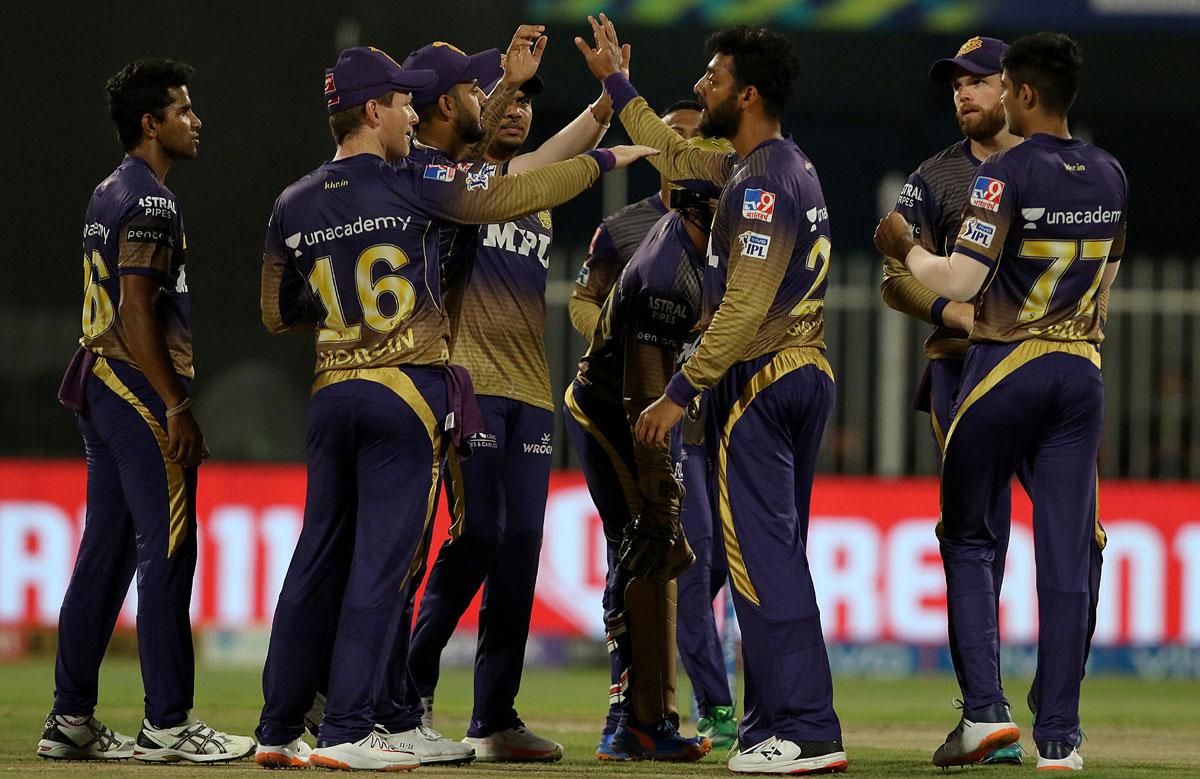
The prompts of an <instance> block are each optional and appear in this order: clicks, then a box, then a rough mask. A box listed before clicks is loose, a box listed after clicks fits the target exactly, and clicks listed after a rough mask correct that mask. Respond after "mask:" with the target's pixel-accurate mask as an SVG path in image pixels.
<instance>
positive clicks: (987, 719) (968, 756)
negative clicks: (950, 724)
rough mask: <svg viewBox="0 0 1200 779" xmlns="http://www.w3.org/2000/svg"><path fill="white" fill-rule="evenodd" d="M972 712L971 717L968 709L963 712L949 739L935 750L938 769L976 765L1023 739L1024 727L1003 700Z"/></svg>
mask: <svg viewBox="0 0 1200 779" xmlns="http://www.w3.org/2000/svg"><path fill="white" fill-rule="evenodd" d="M969 714H970V717H971V718H968V712H966V711H964V712H963V716H962V719H960V720H959V721H958V725H957V726H955V728H954V730H952V731H950V733H949V734H948V735H947V736H946V742H945V743H944V744H942V745H941V746H940V747H938V748H937V750H936V751H935V752H934V753H933V764H934V765H936V766H938V767H939V768H947V767H949V766H954V765H973V764H975V763H978V762H979V761H980V760H983V759H984V758H985V757H987V756H988V755H989V754H991V753H992V752H994V751H995V750H997V749H1000V748H1001V747H1006V746H1009V745H1011V744H1015V743H1017V742H1018V741H1019V740H1020V739H1021V729H1020V728H1019V727H1017V723H1015V722H1013V721H1012V714H1011V713H1010V712H1009V710H1008V706H1006V705H1005V704H1003V703H993V704H992V705H990V706H986V707H984V708H982V709H980V710H978V711H972V712H969Z"/></svg>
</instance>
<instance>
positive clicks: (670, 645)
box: [565, 138, 731, 761]
mask: <svg viewBox="0 0 1200 779" xmlns="http://www.w3.org/2000/svg"><path fill="white" fill-rule="evenodd" d="M691 143H694V144H703V147H702V148H708V149H716V148H718V147H719V145H720V144H721V143H722V142H719V141H716V140H708V139H702V138H696V139H693V141H691ZM724 148H726V149H730V148H731V147H729V145H728V143H727V142H726V143H724ZM672 194H673V201H672V202H673V204H674V205H673V209H674V210H672V211H671V212H670V213H668V214H667V215H666V216H664V217H663V218H662V219H661V220H660V221H659V223H658V224H657V225H656V226H655V227H654V228H653V229H652V230H651V232H650V234H649V235H648V236H647V237H646V239H645V240H644V241H643V242H642V245H641V246H640V247H639V248H638V250H637V251H636V252H635V253H634V256H633V259H632V260H631V261H630V264H629V265H628V266H626V267H625V269H624V270H623V271H622V272H621V275H620V276H619V277H618V281H617V284H616V286H614V288H613V290H612V291H611V292H610V294H609V297H608V299H607V300H606V301H605V305H604V308H603V309H602V313H601V317H600V321H599V323H598V324H597V327H596V330H595V331H594V333H593V335H592V343H591V346H590V348H589V349H588V352H587V354H585V355H584V357H583V359H582V360H581V361H580V370H579V374H578V376H577V377H576V379H575V381H574V383H572V385H571V386H570V387H569V388H568V390H567V394H566V408H565V412H566V415H565V420H566V425H567V432H568V434H569V436H570V438H571V444H572V446H573V447H574V448H575V451H576V453H577V454H578V455H579V459H580V463H581V465H582V467H583V469H584V474H585V476H586V477H587V481H588V489H589V492H590V493H591V495H592V500H593V502H594V503H595V504H596V507H597V510H598V511H599V513H600V518H601V520H602V521H603V523H604V534H605V538H606V540H607V541H608V554H609V559H610V560H613V561H615V563H616V564H615V565H610V568H609V573H608V579H607V581H606V584H605V591H604V609H605V623H606V624H605V627H606V630H607V633H608V636H609V648H610V652H612V654H613V658H614V662H615V665H616V667H617V674H616V680H617V681H616V685H617V692H618V695H617V696H615V701H613V699H612V698H610V701H612V702H615V703H616V704H617V708H618V710H619V712H620V715H619V718H618V722H617V723H616V727H615V729H614V732H613V734H612V737H611V743H610V744H609V745H608V749H607V751H604V750H603V749H602V751H600V752H598V753H597V757H600V758H601V759H616V760H624V759H650V760H671V761H693V760H699V759H700V758H701V757H703V756H704V754H706V753H707V752H708V750H709V749H710V748H711V743H710V742H709V741H708V740H707V739H692V738H684V737H682V736H680V735H679V732H678V722H679V713H678V711H677V709H676V705H675V635H674V634H675V629H674V628H675V615H676V608H675V598H676V585H675V581H674V579H675V578H676V577H677V576H678V575H679V573H680V572H681V571H683V570H684V569H685V568H686V567H687V566H689V565H690V564H691V563H692V562H693V561H694V556H693V554H692V552H691V549H690V547H689V546H688V543H687V539H686V538H685V537H684V534H683V527H682V525H681V524H680V521H679V512H680V508H681V504H682V490H681V485H680V484H679V482H678V475H677V469H678V460H679V456H678V455H679V451H678V446H677V444H678V441H675V444H676V445H674V446H673V445H672V444H671V442H661V443H660V442H654V443H653V444H651V445H648V446H645V445H639V444H637V443H635V442H634V440H633V430H632V428H633V424H634V422H636V420H637V417H638V414H639V413H641V411H642V409H644V408H645V407H646V406H647V405H649V403H651V402H652V401H653V400H654V399H656V398H657V397H658V396H659V394H660V393H661V392H662V391H663V389H664V388H665V387H666V383H667V380H668V379H669V378H670V375H671V373H672V372H673V371H674V367H675V364H676V362H677V361H678V359H679V356H680V353H681V352H682V350H683V347H684V345H685V344H686V343H687V341H688V339H689V337H690V336H691V334H692V333H693V331H694V330H695V329H696V327H697V325H698V323H699V319H700V313H701V309H702V303H703V300H702V281H703V276H704V267H705V256H706V255H705V253H704V247H705V246H706V245H707V242H708V232H709V226H710V225H711V224H712V205H711V203H710V201H709V199H708V198H707V197H704V196H701V195H698V194H696V193H688V192H685V191H683V190H676V191H675V192H674V193H672ZM710 610H711V606H710ZM602 748H603V745H602Z"/></svg>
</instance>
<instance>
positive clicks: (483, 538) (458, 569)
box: [383, 395, 554, 738]
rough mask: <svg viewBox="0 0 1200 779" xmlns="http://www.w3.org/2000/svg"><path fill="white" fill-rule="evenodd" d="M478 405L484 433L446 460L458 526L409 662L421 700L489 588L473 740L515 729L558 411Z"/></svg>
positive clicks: (488, 399) (496, 401)
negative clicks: (465, 618) (464, 454)
mask: <svg viewBox="0 0 1200 779" xmlns="http://www.w3.org/2000/svg"><path fill="white" fill-rule="evenodd" d="M479 408H480V411H481V412H482V413H483V429H484V431H485V434H484V435H481V436H476V437H475V438H474V439H473V440H472V441H471V456H470V457H468V458H467V459H466V460H463V461H462V462H461V463H460V462H458V461H457V459H456V458H454V457H453V456H451V457H450V458H449V463H448V467H447V469H446V474H445V481H446V498H447V502H448V504H449V509H450V515H451V518H452V520H453V524H452V525H451V527H450V538H449V539H448V540H447V541H445V542H444V543H443V544H442V546H441V549H440V550H439V551H438V555H437V559H436V560H435V561H434V563H433V568H432V569H431V570H430V573H429V581H428V582H427V583H426V585H425V592H424V594H423V595H422V597H421V606H420V609H419V610H418V612H417V624H416V628H415V629H414V630H413V635H412V645H411V647H410V650H409V657H408V669H409V678H410V680H411V683H412V685H413V686H414V687H415V688H416V691H417V692H418V693H419V694H420V696H422V697H429V696H432V695H433V694H434V689H435V688H436V687H437V682H438V669H439V665H440V662H441V656H442V650H444V649H445V648H446V644H447V643H448V642H449V640H450V637H451V635H452V634H453V633H454V629H455V627H456V626H457V625H458V621H459V619H461V618H462V615H463V613H464V612H465V611H466V610H467V607H468V606H469V605H470V603H471V600H472V599H473V598H474V597H475V593H476V592H478V591H479V588H480V586H482V587H483V599H482V604H481V606H480V610H479V638H478V643H477V645H476V650H475V701H474V707H473V709H472V713H471V724H470V727H469V728H468V729H467V735H468V736H470V737H473V738H481V737H484V736H488V735H491V734H492V733H495V732H496V731H500V730H506V729H508V728H511V727H515V726H516V725H517V724H518V722H519V719H518V718H517V712H516V709H515V708H514V704H515V702H516V697H517V692H518V690H519V689H520V686H521V671H522V668H523V666H524V662H525V644H526V641H527V640H528V638H529V619H530V616H531V614H532V613H533V594H534V584H535V583H536V581H537V572H538V559H539V557H540V555H541V548H542V526H543V525H544V523H545V516H546V496H547V492H548V489H549V484H550V460H551V454H552V453H553V445H552V443H551V437H552V435H553V428H554V414H553V413H552V412H550V411H547V410H545V409H542V408H538V407H536V406H532V405H530V404H528V403H522V402H520V401H517V400H512V399H510V398H503V397H498V396H494V395H482V396H479ZM383 724H384V725H387V723H386V722H384V723H383Z"/></svg>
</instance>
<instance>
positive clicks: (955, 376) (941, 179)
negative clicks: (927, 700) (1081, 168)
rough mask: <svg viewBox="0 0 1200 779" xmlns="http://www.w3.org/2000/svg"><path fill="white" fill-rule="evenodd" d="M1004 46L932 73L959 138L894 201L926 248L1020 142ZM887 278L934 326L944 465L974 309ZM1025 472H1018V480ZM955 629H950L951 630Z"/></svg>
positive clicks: (1017, 759) (902, 275) (896, 264)
mask: <svg viewBox="0 0 1200 779" xmlns="http://www.w3.org/2000/svg"><path fill="white" fill-rule="evenodd" d="M1007 48H1008V44H1007V43H1005V42H1004V41H1001V40H998V39H996V38H984V37H980V36H975V37H973V38H970V39H969V40H967V41H966V42H965V43H963V45H962V46H961V47H960V48H959V50H958V53H957V54H956V55H955V56H954V57H952V58H947V59H940V60H938V61H937V62H935V63H934V64H933V67H931V68H930V70H929V77H930V78H931V79H933V80H935V81H940V82H946V83H949V84H950V87H951V90H952V94H953V98H954V116H955V119H956V120H957V121H958V126H959V128H960V129H961V130H962V133H963V136H964V137H963V139H962V140H961V141H958V142H956V143H954V144H953V145H951V146H949V147H947V148H945V149H943V150H942V151H940V152H938V153H937V154H935V155H934V156H932V157H930V158H929V159H927V160H925V161H924V162H922V163H921V165H920V166H919V167H918V168H917V170H916V171H914V172H913V174H912V175H911V176H909V177H908V180H907V181H906V182H905V183H904V186H903V187H902V188H901V190H900V194H899V196H898V197H897V200H896V210H897V211H898V212H899V213H900V214H901V216H903V217H904V218H905V220H907V221H908V222H909V223H910V224H912V225H913V226H914V227H913V233H914V237H916V238H917V240H919V241H920V243H921V245H922V246H923V247H924V248H926V249H928V250H929V251H933V252H936V253H938V254H948V253H950V251H952V247H953V246H954V241H955V239H956V238H957V237H958V231H959V226H960V223H961V221H962V218H963V209H964V208H965V207H966V205H967V199H968V195H969V194H970V188H971V183H972V182H973V181H974V180H975V171H976V168H978V167H979V164H980V162H981V161H982V160H984V159H986V158H987V157H988V156H989V155H991V154H994V153H996V152H998V151H1003V150H1004V149H1007V148H1010V147H1012V146H1014V145H1016V144H1017V143H1019V142H1020V140H1021V139H1020V138H1018V137H1016V136H1015V135H1013V134H1012V133H1010V132H1009V131H1008V127H1007V125H1006V124H1005V119H1004V107H1003V106H1002V105H1001V104H1000V93H1001V87H1000V55H1001V54H1003V53H1004V51H1005V49H1007ZM883 271H884V278H883V283H882V285H881V286H880V289H881V291H882V292H883V299H884V301H885V302H886V303H887V304H888V306H890V307H891V308H894V309H895V310H897V311H900V312H901V313H904V314H908V315H909V316H911V317H914V318H916V319H920V320H921V321H923V322H927V323H929V324H932V325H934V329H933V333H932V334H931V335H930V336H929V339H928V340H927V341H926V342H925V356H926V358H928V360H929V363H928V365H927V366H926V368H925V376H924V378H923V379H922V381H921V386H920V388H919V389H918V391H917V397H916V398H915V399H914V401H913V405H914V407H916V408H917V409H919V410H922V411H926V412H928V413H929V421H930V427H931V429H932V433H933V436H932V437H933V441H934V443H935V445H936V447H937V453H938V460H939V462H940V461H941V454H942V447H943V446H944V445H945V441H946V431H947V430H949V429H950V411H951V407H952V406H953V404H954V398H955V397H956V395H957V393H958V385H959V381H960V379H961V377H962V365H963V358H964V357H966V355H967V347H968V346H969V341H968V340H967V333H969V332H970V330H971V325H972V322H973V320H974V316H975V311H974V309H973V308H972V306H971V304H970V303H962V302H958V301H954V300H947V299H946V298H944V297H941V296H939V295H937V294H936V293H934V292H932V291H930V290H929V288H927V287H926V286H925V285H923V284H922V283H921V282H920V281H917V280H916V279H915V278H913V275H912V274H911V273H910V272H909V271H908V268H906V267H905V265H904V263H903V262H900V261H899V260H898V259H896V258H894V257H885V258H884V268H883ZM1024 471H1025V469H1024V468H1022V471H1021V473H1022V476H1023V474H1024ZM1011 498H1012V495H1011V492H1010V490H1007V489H1005V490H1003V491H1001V493H1000V494H999V495H998V500H999V503H998V504H997V506H996V512H997V514H1003V515H1005V516H1007V515H1009V513H1010V511H1011ZM1007 551H1008V530H1007V526H1005V529H1004V531H1003V533H1002V534H1001V535H998V536H997V538H996V557H995V559H994V560H993V561H992V565H993V568H992V576H993V579H994V581H995V583H996V597H997V598H999V597H1000V583H1001V581H1002V580H1003V577H1004V561H1005V556H1006V553H1007ZM954 629H955V628H954V624H953V623H951V624H950V625H949V630H950V632H951V633H953V632H954ZM950 646H951V652H950V656H951V659H952V661H953V663H954V669H955V673H956V674H957V675H958V676H959V678H960V680H961V676H962V667H961V666H962V663H961V658H960V657H959V656H958V653H957V649H956V644H955V642H954V641H953V640H952V641H951V642H950ZM982 762H984V763H1013V764H1015V765H1020V764H1021V749H1020V746H1019V745H1016V744H1014V745H1011V746H1007V747H1003V748H1002V749H999V750H997V751H996V752H994V753H992V754H989V755H986V756H984V758H983V760H982Z"/></svg>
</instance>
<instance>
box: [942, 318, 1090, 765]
mask: <svg viewBox="0 0 1200 779" xmlns="http://www.w3.org/2000/svg"><path fill="white" fill-rule="evenodd" d="M1103 403H1104V384H1103V381H1102V379H1101V377H1100V356H1099V352H1098V351H1097V349H1096V347H1095V346H1094V345H1093V344H1089V343H1083V342H1071V343H1062V342H1052V341H1041V340H1028V341H1021V342H1019V343H1016V344H1004V345H999V344H996V345H993V344H976V345H974V346H972V347H971V350H970V352H969V353H968V355H967V360H966V362H965V364H964V367H963V378H962V386H961V388H960V390H959V399H958V402H957V404H956V410H955V414H954V421H953V423H952V424H951V427H950V429H949V430H948V431H947V437H946V451H945V460H944V462H943V464H942V535H941V550H942V561H943V565H944V566H945V571H946V589H947V604H948V610H949V614H950V621H951V623H952V624H953V625H954V626H955V629H954V631H953V632H952V634H951V640H952V641H953V643H954V644H955V651H956V652H957V654H958V656H959V658H960V659H961V662H962V665H963V667H962V693H963V704H964V706H965V707H966V708H967V709H977V708H980V707H983V706H988V705H990V704H993V703H999V702H1007V701H1006V699H1005V697H1004V691H1003V689H1002V688H1001V684H1000V660H999V648H1000V644H999V626H998V615H997V608H996V603H997V597H996V596H997V591H996V582H995V580H994V574H993V566H994V563H995V555H996V539H997V538H998V537H999V536H1000V535H1001V534H1006V531H1007V526H1008V524H1009V521H1010V517H1009V515H1008V514H1007V513H1005V514H1000V513H998V512H997V511H996V505H997V495H998V493H999V492H1000V491H1001V490H1003V489H1007V486H1008V484H1009V482H1010V480H1011V479H1012V477H1013V475H1014V474H1015V473H1016V472H1017V470H1018V468H1020V467H1021V464H1022V463H1023V462H1024V463H1027V464H1028V466H1029V468H1030V471H1031V478H1030V482H1029V484H1028V487H1029V491H1030V495H1031V498H1032V500H1033V539H1034V559H1035V563H1036V566H1037V592H1038V611H1039V614H1038V675H1037V682H1036V685H1035V689H1034V691H1033V697H1034V698H1035V699H1036V700H1037V701H1038V714H1037V717H1036V720H1035V723H1034V740H1035V741H1061V742H1065V743H1071V744H1074V743H1076V740H1077V734H1078V730H1079V689H1080V682H1081V680H1082V678H1083V668H1084V662H1085V658H1086V653H1087V647H1088V639H1089V635H1090V630H1091V629H1092V628H1093V627H1094V619H1093V618H1092V617H1090V616H1089V614H1090V613H1091V601H1092V596H1091V592H1092V581H1093V574H1094V573H1095V574H1098V571H1097V570H1096V566H1094V565H1093V553H1094V550H1095V547H1096V546H1097V543H1096V529H1097V474H1096V455H1097V453H1098V450H1099V445H1100V433H1101V426H1102V422H1103V414H1104V408H1103Z"/></svg>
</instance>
